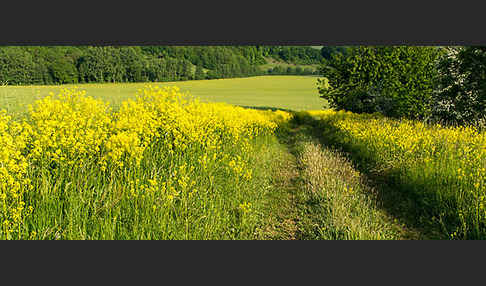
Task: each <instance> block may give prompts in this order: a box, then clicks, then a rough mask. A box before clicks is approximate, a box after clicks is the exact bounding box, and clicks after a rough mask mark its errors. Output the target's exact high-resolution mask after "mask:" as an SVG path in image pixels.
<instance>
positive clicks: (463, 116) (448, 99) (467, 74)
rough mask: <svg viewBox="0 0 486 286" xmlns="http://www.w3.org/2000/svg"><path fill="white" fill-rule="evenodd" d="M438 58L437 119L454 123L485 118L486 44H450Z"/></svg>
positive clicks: (435, 105)
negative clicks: (439, 74)
mask: <svg viewBox="0 0 486 286" xmlns="http://www.w3.org/2000/svg"><path fill="white" fill-rule="evenodd" d="M446 50H447V54H445V55H444V56H443V57H442V60H441V61H440V65H439V70H440V73H441V77H440V82H439V88H438V91H437V93H435V95H434V98H433V99H434V100H433V106H432V110H433V114H434V116H435V118H436V119H438V120H441V121H445V122H447V123H454V124H478V123H481V122H482V123H483V124H484V121H486V47H459V48H456V47H451V48H447V49H446Z"/></svg>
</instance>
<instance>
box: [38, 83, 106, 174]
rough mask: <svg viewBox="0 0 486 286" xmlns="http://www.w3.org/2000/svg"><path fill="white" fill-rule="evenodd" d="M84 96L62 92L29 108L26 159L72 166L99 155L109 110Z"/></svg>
mask: <svg viewBox="0 0 486 286" xmlns="http://www.w3.org/2000/svg"><path fill="white" fill-rule="evenodd" d="M85 93H86V92H85V91H79V90H77V89H62V90H61V92H60V94H59V95H58V96H57V97H55V96H54V94H52V93H51V94H50V95H49V96H47V97H45V98H43V99H41V100H38V101H36V102H35V104H34V105H33V106H29V113H30V119H31V126H32V136H31V138H30V139H31V144H32V151H31V153H30V154H29V156H30V157H33V159H35V160H39V161H41V160H43V159H44V160H45V161H47V162H49V163H50V162H52V161H54V162H57V163H68V164H71V165H72V164H74V163H76V164H79V163H83V161H84V160H86V159H87V158H90V157H93V156H94V155H95V154H99V153H100V152H101V148H102V145H103V144H104V142H105V141H106V139H107V137H108V134H109V132H110V128H111V116H110V114H109V108H108V105H107V104H105V103H103V102H102V101H101V100H97V99H94V98H92V97H88V96H86V95H85Z"/></svg>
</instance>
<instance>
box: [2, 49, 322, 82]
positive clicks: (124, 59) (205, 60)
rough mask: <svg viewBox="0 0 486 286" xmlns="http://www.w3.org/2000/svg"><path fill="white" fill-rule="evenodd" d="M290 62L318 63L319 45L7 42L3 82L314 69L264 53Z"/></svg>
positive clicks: (176, 78) (206, 76) (148, 78)
mask: <svg viewBox="0 0 486 286" xmlns="http://www.w3.org/2000/svg"><path fill="white" fill-rule="evenodd" d="M267 57H269V58H273V59H275V60H278V61H283V62H286V63H292V64H317V63H321V62H322V60H323V57H322V55H321V51H319V50H317V49H313V48H311V47H305V46H297V47H287V46H121V47H115V46H51V47H48V46H40V47H39V46H37V47H28V46H4V47H0V84H11V85H26V84H66V83H103V82H146V81H179V80H191V79H217V78H232V77H246V76H255V75H263V74H310V71H309V70H306V69H303V68H300V67H296V68H291V69H288V68H283V67H275V68H274V69H271V70H269V71H263V70H262V69H261V68H260V67H259V66H260V65H262V64H265V63H266V58H267Z"/></svg>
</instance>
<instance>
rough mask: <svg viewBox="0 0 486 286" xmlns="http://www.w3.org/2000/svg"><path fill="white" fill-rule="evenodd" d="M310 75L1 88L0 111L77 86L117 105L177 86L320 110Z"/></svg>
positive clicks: (242, 102) (251, 102)
mask: <svg viewBox="0 0 486 286" xmlns="http://www.w3.org/2000/svg"><path fill="white" fill-rule="evenodd" d="M316 79H317V78H316V77H314V76H258V77H249V78H234V79H216V80H199V81H197V80H194V81H179V82H162V83H105V84H78V85H62V86H2V87H0V109H7V111H8V112H9V113H11V114H16V113H19V112H23V111H25V110H26V105H28V104H31V103H32V102H33V101H34V100H36V99H38V98H41V97H44V96H46V95H48V94H49V92H57V91H58V90H59V89H60V88H63V87H73V86H77V87H79V88H81V89H85V90H86V91H87V95H90V96H93V97H95V98H101V99H103V100H106V101H108V102H110V104H112V106H114V107H115V108H116V107H117V105H118V104H119V103H120V102H121V101H123V100H125V99H127V98H129V97H132V96H133V95H134V94H135V93H136V92H137V90H139V89H141V88H143V87H144V86H146V85H147V84H152V85H160V86H173V85H175V86H178V87H180V88H181V90H182V91H183V92H188V93H190V94H191V95H193V96H195V97H198V98H200V99H201V100H203V101H211V102H226V103H230V104H234V105H239V106H250V107H269V108H281V109H291V110H310V109H312V110H315V109H322V108H323V107H324V106H325V105H326V102H325V101H324V100H322V99H320V98H319V96H318V93H317V88H316Z"/></svg>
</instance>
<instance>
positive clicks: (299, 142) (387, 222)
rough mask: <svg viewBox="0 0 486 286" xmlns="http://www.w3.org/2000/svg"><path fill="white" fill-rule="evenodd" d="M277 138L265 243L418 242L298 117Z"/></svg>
mask: <svg viewBox="0 0 486 286" xmlns="http://www.w3.org/2000/svg"><path fill="white" fill-rule="evenodd" d="M277 134H278V138H279V141H280V144H281V146H280V148H279V149H278V150H280V152H279V153H277V154H276V155H275V159H274V162H275V163H274V164H275V165H274V166H275V167H274V168H272V170H273V178H274V180H273V185H272V186H273V188H272V191H271V192H269V193H268V194H267V197H266V201H267V206H266V208H265V209H266V211H267V214H266V215H265V218H266V221H265V226H266V227H265V229H264V232H263V235H262V237H263V238H266V239H300V240H309V239H333V240H335V239H346V240H350V239H365V240H367V239H378V240H382V239H386V240H388V239H417V238H422V236H421V235H420V233H418V232H417V231H416V230H413V229H411V228H407V227H405V226H404V225H403V224H402V223H400V222H399V221H398V220H396V219H395V218H394V217H393V216H390V215H389V214H387V213H386V212H385V211H384V210H383V209H382V207H381V201H380V200H379V198H378V197H377V193H376V191H375V189H374V188H373V187H372V186H371V185H370V184H369V183H368V182H367V180H366V177H365V176H364V175H363V174H361V173H360V172H359V171H357V170H356V169H355V168H354V166H353V165H352V163H351V162H350V161H349V160H348V159H346V157H345V156H344V155H343V154H340V153H337V152H336V151H333V150H332V149H328V148H327V147H326V146H324V145H321V143H320V138H319V135H318V134H319V130H318V129H316V128H315V126H313V125H312V122H307V121H303V120H301V118H300V117H296V118H295V119H294V120H292V121H291V122H289V124H288V126H282V127H281V129H280V132H279V133H277Z"/></svg>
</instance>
